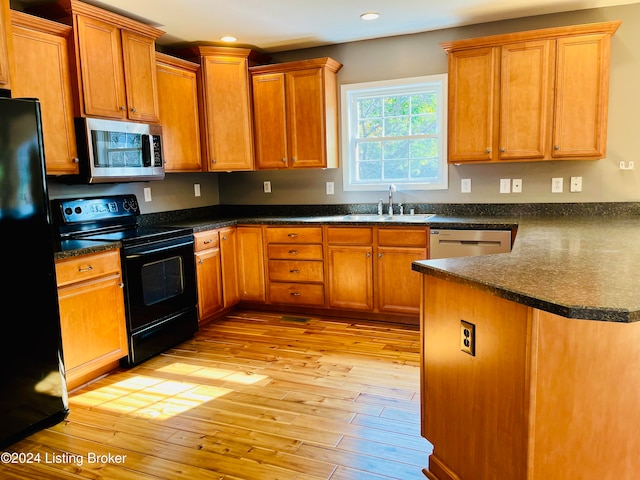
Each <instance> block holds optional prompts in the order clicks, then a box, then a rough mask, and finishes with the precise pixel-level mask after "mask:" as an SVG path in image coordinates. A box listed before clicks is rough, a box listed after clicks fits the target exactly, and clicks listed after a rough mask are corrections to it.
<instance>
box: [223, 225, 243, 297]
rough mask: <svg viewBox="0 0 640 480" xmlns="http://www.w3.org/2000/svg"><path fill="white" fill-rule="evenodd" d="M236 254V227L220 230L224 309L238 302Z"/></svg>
mask: <svg viewBox="0 0 640 480" xmlns="http://www.w3.org/2000/svg"><path fill="white" fill-rule="evenodd" d="M237 252H238V243H237V230H236V227H229V228H222V229H220V254H221V262H222V295H223V298H224V308H227V307H230V306H232V305H235V304H236V303H238V302H239V301H240V292H239V290H238V263H237Z"/></svg>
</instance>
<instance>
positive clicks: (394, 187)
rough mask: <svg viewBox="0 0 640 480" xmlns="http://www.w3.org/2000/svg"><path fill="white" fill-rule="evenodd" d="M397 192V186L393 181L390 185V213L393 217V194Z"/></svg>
mask: <svg viewBox="0 0 640 480" xmlns="http://www.w3.org/2000/svg"><path fill="white" fill-rule="evenodd" d="M395 192H396V186H395V185H394V184H393V183H392V184H391V185H389V215H390V216H392V217H393V194H394V193H395Z"/></svg>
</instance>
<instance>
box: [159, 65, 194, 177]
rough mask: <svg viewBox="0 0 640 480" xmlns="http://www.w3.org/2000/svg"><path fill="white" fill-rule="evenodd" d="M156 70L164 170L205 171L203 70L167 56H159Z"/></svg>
mask: <svg viewBox="0 0 640 480" xmlns="http://www.w3.org/2000/svg"><path fill="white" fill-rule="evenodd" d="M156 66H157V76H158V105H159V107H160V125H162V150H163V154H164V160H165V164H164V168H165V170H166V171H168V172H199V171H202V161H201V156H200V155H201V151H200V123H199V122H200V116H199V114H198V82H197V78H196V76H197V72H198V70H199V68H200V66H199V65H197V64H195V63H192V62H188V61H186V60H182V59H179V58H176V57H172V56H170V55H165V54H163V53H156Z"/></svg>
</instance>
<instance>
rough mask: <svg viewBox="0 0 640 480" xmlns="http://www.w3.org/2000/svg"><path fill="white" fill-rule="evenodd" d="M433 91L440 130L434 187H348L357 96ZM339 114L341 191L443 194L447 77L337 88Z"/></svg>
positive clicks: (398, 183) (399, 184)
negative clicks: (441, 191)
mask: <svg viewBox="0 0 640 480" xmlns="http://www.w3.org/2000/svg"><path fill="white" fill-rule="evenodd" d="M421 87H422V88H424V87H427V88H434V87H435V89H436V92H437V93H438V96H439V100H438V112H437V113H438V121H439V124H440V126H441V131H440V134H439V135H438V137H439V139H440V142H439V147H440V148H439V152H438V157H439V165H440V175H439V180H440V181H439V182H437V183H403V182H402V181H396V180H394V181H393V182H390V181H386V182H379V183H369V184H352V183H351V174H352V173H353V172H354V171H355V150H356V148H355V141H354V138H353V134H355V133H356V132H357V131H358V130H357V109H356V101H357V98H358V96H365V95H370V94H372V93H385V90H386V91H388V92H390V93H391V94H398V95H400V94H402V93H406V92H411V91H415V90H418V89H420V88H421ZM340 93H341V110H342V163H343V167H342V176H343V182H342V185H343V190H345V191H385V190H387V189H388V188H389V184H390V183H393V184H394V185H396V186H397V187H398V189H399V190H404V191H409V190H445V189H447V188H449V179H448V173H449V168H448V164H447V98H448V97H447V74H446V73H443V74H437V75H428V76H422V77H411V78H401V79H395V80H381V81H374V82H364V83H352V84H345V85H342V86H341V87H340Z"/></svg>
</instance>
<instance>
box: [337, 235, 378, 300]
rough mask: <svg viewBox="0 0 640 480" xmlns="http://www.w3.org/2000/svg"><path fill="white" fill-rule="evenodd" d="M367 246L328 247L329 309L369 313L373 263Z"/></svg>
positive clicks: (371, 298) (369, 248) (371, 295)
mask: <svg viewBox="0 0 640 480" xmlns="http://www.w3.org/2000/svg"><path fill="white" fill-rule="evenodd" d="M372 251H373V247H371V246H352V245H344V246H329V247H328V250H327V252H328V262H327V264H328V265H327V268H328V269H329V306H330V307H333V308H349V309H357V310H372V309H373V259H372V258H371V255H372Z"/></svg>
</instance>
